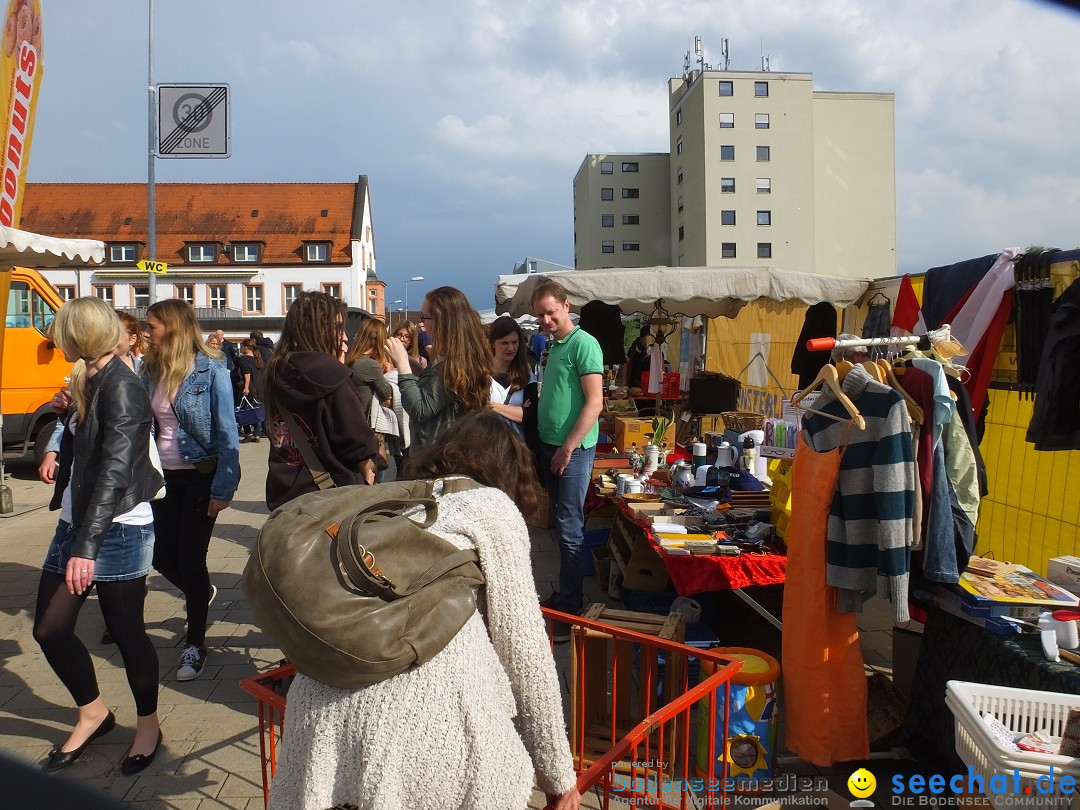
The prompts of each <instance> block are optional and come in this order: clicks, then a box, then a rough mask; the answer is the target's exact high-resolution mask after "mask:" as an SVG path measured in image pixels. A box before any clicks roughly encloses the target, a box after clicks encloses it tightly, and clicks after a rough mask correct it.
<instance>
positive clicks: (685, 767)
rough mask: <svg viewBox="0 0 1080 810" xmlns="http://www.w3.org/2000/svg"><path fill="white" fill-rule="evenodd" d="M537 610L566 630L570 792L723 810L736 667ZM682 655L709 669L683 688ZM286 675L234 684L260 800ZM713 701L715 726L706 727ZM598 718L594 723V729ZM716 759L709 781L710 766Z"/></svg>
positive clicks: (284, 669)
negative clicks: (698, 737) (253, 732)
mask: <svg viewBox="0 0 1080 810" xmlns="http://www.w3.org/2000/svg"><path fill="white" fill-rule="evenodd" d="M542 611H543V613H544V617H545V619H546V620H547V622H548V628H549V634H550V632H551V629H552V623H553V622H554V621H561V622H566V623H567V624H570V625H571V626H572V627H573V634H572V639H571V643H570V649H571V659H572V660H571V668H572V672H571V676H570V682H571V684H572V689H571V694H570V696H569V700H570V712H571V717H572V722H571V748H572V750H573V752H574V767H575V769H576V770H577V772H578V774H579V776H578V783H577V785H578V790H579V791H580V792H581V793H582V794H585V793H586V792H587V791H589V790H593V789H597V790H599V791H600V793H601V794H602V797H603V805H602V806H603V808H604V809H605V810H607V808H608V807H609V803H610V801H611V799H612V798H617V799H619V800H621V803H630V804H632V805H634V806H642V807H656V808H668V809H669V810H675V808H678V809H679V810H685V809H686V808H687V807H695V808H697V807H703V806H704V807H724V806H726V805H727V793H728V788H729V787H730V785H729V779H728V766H727V758H726V757H725V756H723V755H722V754H723V752H725V751H726V750H727V749H726V744H727V728H728V722H729V718H728V707H729V706H730V702H731V701H730V698H731V695H730V685H731V679H732V676H734V675H735V673H736V672H738V671H739V669H740V668H741V667H742V662H740V661H733V660H730V659H727V658H724V657H723V656H722V655H719V654H717V653H714V652H711V651H709V650H701V649H696V648H694V647H688V646H686V645H684V644H680V643H678V642H675V641H670V640H667V639H661V638H656V637H655V636H649V635H646V634H643V633H639V632H636V631H634V630H629V629H625V628H621V627H615V626H612V625H610V624H606V623H604V622H600V621H593V620H590V619H585V618H582V617H579V616H573V615H570V614H564V613H559V612H558V611H554V610H550V609H548V608H542ZM553 647H554V645H553ZM691 658H694V659H697V660H698V661H699V662H710V663H711V665H712V666H713V667H714V668H715V672H713V673H712V674H711V675H708V676H706V677H702V679H701V681H700V683H697V684H696V685H692V684H690V682H689V667H688V663H689V659H691ZM295 674H296V668H295V667H293V666H292V665H290V664H285V665H282V666H278V667H276V668H274V669H271V670H268V671H266V672H263V673H260V674H258V675H253V676H251V677H248V678H244V679H243V680H242V681H241V682H240V685H241V687H242V688H243V689H244V690H245V691H246V692H248V693H249V694H251V695H253V696H254V697H255V698H256V701H257V704H258V706H257V713H258V718H259V752H260V755H261V757H262V779H263V799H264V801H265V802H269V797H270V784H271V781H272V780H273V776H274V772H275V769H276V765H277V746H278V742H279V741H280V739H281V734H282V730H283V728H284V720H285V706H286V702H287V701H286V692H287V690H288V686H289V683H290V682H291V681H292V678H293V676H294V675H295ZM721 690H722V691H721ZM719 699H722V700H723V712H722V715H723V723H722V724H718V723H715V722H713V721H712V718H715V717H716V715H717V705H718V704H717V701H718V700H719ZM695 709H696V711H697V714H698V717H697V723H698V724H701V723H707V725H708V728H707V730H702V729H700V728H699V729H698V733H699V734H707V735H708V743H707V748H706V750H707V756H706V758H705V762H706V763H707V765H706V768H705V769H704V770H703V769H701V767H700V763H697V762H695V761H694V757H693V756H692V753H691V726H692V722H691V714H692V713H693V712H694V711H695ZM598 718H601V719H602V721H603V729H602V730H599V731H598V726H597V723H596V722H595V721H596V720H597V719H598ZM717 752H721V755H720V756H719V757H718V753H717ZM718 762H719V763H720V773H719V774H717V773H716V767H715V766H714V765H713V763H718Z"/></svg>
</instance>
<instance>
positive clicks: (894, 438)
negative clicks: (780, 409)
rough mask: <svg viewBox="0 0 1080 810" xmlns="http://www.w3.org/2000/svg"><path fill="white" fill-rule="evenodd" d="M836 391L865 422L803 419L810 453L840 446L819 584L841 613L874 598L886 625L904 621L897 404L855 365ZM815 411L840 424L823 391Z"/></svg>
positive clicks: (903, 483) (905, 448)
mask: <svg viewBox="0 0 1080 810" xmlns="http://www.w3.org/2000/svg"><path fill="white" fill-rule="evenodd" d="M840 387H841V388H842V390H843V391H844V393H845V394H847V395H848V397H850V398H851V400H852V401H853V402H854V403H855V405H856V407H857V408H858V409H859V413H861V414H862V415H863V417H864V418H865V419H866V429H865V430H859V429H858V428H853V427H851V425H850V423H844V422H836V421H833V420H831V419H828V418H827V417H824V416H819V415H816V414H807V415H806V417H804V419H803V436H804V437H805V439H806V441H807V442H808V443H809V445H810V446H811V447H812V448H814V449H815V450H817V451H818V452H827V451H829V450H832V449H834V448H836V447H839V446H840V445H842V444H844V443H845V442H847V448H846V449H845V450H844V455H843V458H842V460H841V462H840V476H839V481H838V483H837V491H836V495H835V496H834V497H833V502H832V506H831V508H830V510H829V525H828V531H827V546H826V581H827V582H828V584H829V585H831V586H833V587H835V588H837V589H838V590H837V597H836V604H837V609H838V610H840V611H841V612H845V613H850V612H853V611H856V612H857V611H859V610H860V609H861V607H862V603H863V601H865V599H866V598H868V597H869V596H871V595H873V593H874V592H875V590H876V592H877V594H878V595H879V596H884V597H887V598H888V599H889V600H890V601H891V602H892V605H893V620H894V621H895V622H896V623H898V624H899V623H902V622H906V621H908V620H909V618H910V617H909V616H908V608H907V598H908V577H909V572H910V570H911V542H912V515H913V514H914V510H915V459H914V449H913V446H912V439H911V425H910V420H909V418H908V410H907V405H906V404H905V403H904V399H903V397H902V396H901V395H900V394H899V393H897V392H896V391H894V390H893V389H892V388H890V387H889V386H887V385H883V384H882V383H879V382H877V381H876V380H874V379H873V378H872V377H871V376H870V374H869V373H868V372H867V371H866V369H864V368H863V367H862V366H858V365H857V366H855V368H854V369H852V370H851V371H850V372H849V373H848V374H847V376H846V377H844V379H843V381H842V382H841V383H840ZM813 407H814V409H815V410H820V411H825V412H827V413H831V414H835V415H837V416H841V417H845V418H846V417H847V416H848V414H847V411H845V410H844V407H843V406H842V405H841V404H840V403H839V402H837V401H836V399H835V397H833V396H832V394H831V393H829V392H828V391H827V390H826V391H825V392H823V393H822V395H821V396H820V397H819V398H818V400H817V402H816V403H815V404H814V406H813Z"/></svg>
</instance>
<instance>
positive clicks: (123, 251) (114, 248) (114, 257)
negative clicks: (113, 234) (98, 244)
mask: <svg viewBox="0 0 1080 810" xmlns="http://www.w3.org/2000/svg"><path fill="white" fill-rule="evenodd" d="M138 255H139V251H138V250H137V249H136V246H135V245H133V244H123V245H109V263H110V264H135V259H136V257H137V256H138Z"/></svg>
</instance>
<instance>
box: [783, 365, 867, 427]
mask: <svg viewBox="0 0 1080 810" xmlns="http://www.w3.org/2000/svg"><path fill="white" fill-rule="evenodd" d="M841 362H842V363H848V365H849V366H850V365H851V363H850V362H848V361H847V360H842V361H841ZM822 386H824V387H825V388H828V389H829V390H830V391H832V393H833V396H835V397H836V400H837V402H839V403H840V404H841V405H843V406H844V410H845V411H847V412H848V414H849V416H850V417H851V419H850V421H853V422H854V423H855V424H856V425H857V426H858V428H859V430H866V419H864V418H863V415H862V414H861V413H859V409H858V408H856V407H855V403H854V402H852V401H851V398H850V397H848V395H847V394H845V393H844V392H843V390H841V388H840V375H839V373H838V371H837V367H836V366H834V365H832V364H831V363H826V364H825V365H824V366H822V368H821V371H819V372H818V375H817V377H815V378H814V381H813V382H812V383H810V385H808V386H806V388H804V389H803V390H802V391H799V392H798V393H797V394H795V396H793V397H792V398H791V406H792V407H795V406H796V405H798V404H799V403H800V402H802V399H803V397H805V396H806V395H807V394H809V393H810V392H811V391H814V390H816V389H818V388H820V387H822ZM802 410H804V411H806V412H807V413H816V414H818V415H819V416H824V417H826V418H828V419H835V420H836V421H837V422H847V421H849V420H848V419H844V418H843V417H841V416H835V415H834V414H831V413H826V412H825V411H818V410H814V409H813V408H803V409H802Z"/></svg>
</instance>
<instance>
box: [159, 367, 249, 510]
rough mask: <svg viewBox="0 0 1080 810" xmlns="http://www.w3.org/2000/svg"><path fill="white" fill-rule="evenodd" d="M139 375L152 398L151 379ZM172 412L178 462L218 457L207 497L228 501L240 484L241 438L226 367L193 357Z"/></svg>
mask: <svg viewBox="0 0 1080 810" xmlns="http://www.w3.org/2000/svg"><path fill="white" fill-rule="evenodd" d="M141 376H142V381H143V384H144V385H145V386H146V390H147V393H149V394H150V395H151V397H153V390H152V389H153V382H152V381H151V379H150V376H149V375H148V374H146V373H145V372H143V374H142V375H141ZM173 411H174V412H175V413H176V418H177V420H178V421H179V422H180V425H179V427H178V428H177V433H176V441H177V444H178V445H179V447H180V459H181V460H182V461H184V462H185V463H187V464H195V463H196V462H199V461H203V460H205V459H208V458H217V469H216V470H215V471H214V480H213V482H212V483H211V484H210V497H211V498H213V499H214V500H219V501H231V500H232V498H233V495H234V494H235V492H236V487H237V485H238V484H239V483H240V435H239V433H238V431H237V429H236V410H235V407H234V405H233V391H232V382H231V381H230V380H229V372H228V369H226V368H225V364H224V363H222V362H218V361H217V360H211V359H210V358H209V357H207V356H206V355H205V354H202V353H201V352H200V353H198V354H196V355H195V369H194V370H193V371H192V372H191V373H190V374H189V375H188V376H187V378H186V379H185V380H184V381H183V382H182V383H181V384H180V390H179V391H177V392H176V397H175V398H174V399H173Z"/></svg>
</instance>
